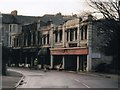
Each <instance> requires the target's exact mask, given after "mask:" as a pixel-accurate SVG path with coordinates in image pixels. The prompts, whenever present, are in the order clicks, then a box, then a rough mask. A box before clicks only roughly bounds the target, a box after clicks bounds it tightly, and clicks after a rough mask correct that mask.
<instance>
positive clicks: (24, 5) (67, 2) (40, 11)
mask: <svg viewBox="0 0 120 90" xmlns="http://www.w3.org/2000/svg"><path fill="white" fill-rule="evenodd" d="M13 10H17V11H18V15H29V16H42V15H44V14H56V13H59V12H61V13H62V14H63V15H72V14H78V13H80V12H83V11H88V10H89V7H88V5H87V3H86V0H0V12H1V13H10V12H11V11H13Z"/></svg>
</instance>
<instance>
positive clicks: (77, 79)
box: [74, 79, 90, 88]
mask: <svg viewBox="0 0 120 90" xmlns="http://www.w3.org/2000/svg"><path fill="white" fill-rule="evenodd" d="M74 80H75V81H77V82H79V83H82V84H83V85H84V86H86V87H87V88H90V87H89V86H88V85H86V84H85V83H83V82H81V81H80V80H78V79H74Z"/></svg>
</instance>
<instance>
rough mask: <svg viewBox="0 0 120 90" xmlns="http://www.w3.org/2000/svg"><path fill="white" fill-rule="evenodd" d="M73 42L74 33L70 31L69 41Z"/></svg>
mask: <svg viewBox="0 0 120 90" xmlns="http://www.w3.org/2000/svg"><path fill="white" fill-rule="evenodd" d="M73 40H74V31H73V30H71V31H70V41H73Z"/></svg>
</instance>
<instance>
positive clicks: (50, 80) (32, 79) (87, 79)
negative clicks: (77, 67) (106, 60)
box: [9, 68, 118, 88]
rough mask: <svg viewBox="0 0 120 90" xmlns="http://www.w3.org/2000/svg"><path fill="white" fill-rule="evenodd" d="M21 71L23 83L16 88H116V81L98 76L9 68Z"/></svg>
mask: <svg viewBox="0 0 120 90" xmlns="http://www.w3.org/2000/svg"><path fill="white" fill-rule="evenodd" d="M9 70H12V71H17V72H19V73H22V74H23V75H24V76H25V78H24V84H23V85H20V86H18V88H118V81H117V80H115V79H111V78H105V77H100V76H94V75H93V76H92V75H84V74H77V73H72V72H65V71H55V70H53V71H47V72H44V71H41V70H29V69H19V68H16V69H13V68H12V69H9Z"/></svg>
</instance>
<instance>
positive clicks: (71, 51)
mask: <svg viewBox="0 0 120 90" xmlns="http://www.w3.org/2000/svg"><path fill="white" fill-rule="evenodd" d="M50 54H51V55H87V54H88V49H87V48H64V49H63V48H61V49H60V48H59V49H50Z"/></svg>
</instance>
